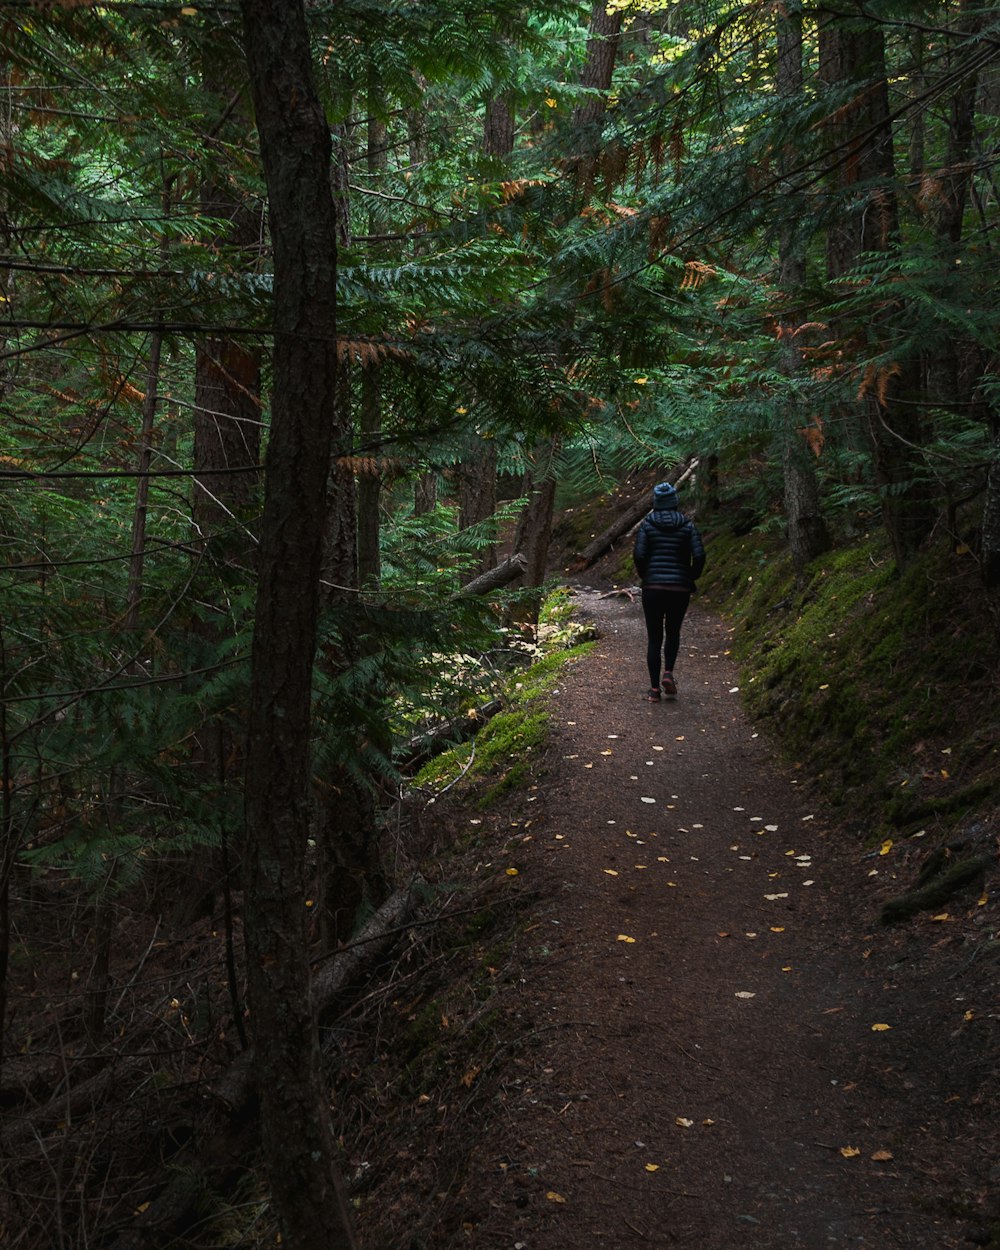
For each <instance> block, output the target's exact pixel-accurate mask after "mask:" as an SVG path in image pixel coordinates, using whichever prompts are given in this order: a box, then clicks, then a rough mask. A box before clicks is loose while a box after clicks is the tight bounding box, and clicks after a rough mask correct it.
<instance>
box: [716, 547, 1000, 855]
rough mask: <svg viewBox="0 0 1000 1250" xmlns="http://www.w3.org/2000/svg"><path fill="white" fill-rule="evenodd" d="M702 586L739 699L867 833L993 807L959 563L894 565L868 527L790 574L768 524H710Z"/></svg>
mask: <svg viewBox="0 0 1000 1250" xmlns="http://www.w3.org/2000/svg"><path fill="white" fill-rule="evenodd" d="M711 556H712V558H711V561H710V567H709V571H708V573H707V575H706V577H705V581H704V591H705V598H706V599H707V600H708V602H709V603H710V604H711V606H714V607H716V608H718V609H719V610H721V611H722V612H723V613H725V614H726V615H728V616H729V617H730V618H731V619H732V620H733V622H734V625H735V631H734V640H735V641H734V650H735V653H736V655H737V658H738V659H739V660H740V662H741V663H742V665H743V666H744V672H745V677H744V680H743V692H744V698H745V702H746V706H747V708H748V710H749V711H750V713H751V715H753V716H754V718H755V719H756V720H757V721H758V723H759V724H760V725H761V727H762V728H764V729H765V730H768V731H770V732H772V733H773V735H774V736H775V737H776V738H777V739H778V740H779V742H780V743H781V745H782V747H783V749H784V750H785V752H786V753H787V754H788V755H789V756H790V757H791V758H792V759H793V760H794V761H795V762H796V763H798V764H801V765H802V767H803V768H804V769H805V770H807V771H808V773H809V774H810V775H811V776H814V777H815V778H816V779H817V780H818V781H819V783H820V784H821V786H822V787H823V789H824V791H825V793H826V795H827V797H828V798H829V800H830V801H832V802H833V803H834V804H835V805H836V806H838V807H839V808H840V809H841V810H842V814H843V816H844V817H845V819H846V820H847V821H848V822H849V823H850V822H856V823H857V826H858V828H859V831H860V832H862V833H864V834H866V836H869V837H872V838H874V837H877V836H878V835H879V834H880V833H881V832H882V831H884V830H885V829H886V828H894V829H912V828H915V827H916V826H918V825H920V824H928V825H930V824H934V825H935V826H936V827H937V828H938V829H940V830H941V831H944V832H946V831H947V830H948V829H950V828H951V827H953V826H954V825H955V824H957V823H959V822H961V820H962V819H963V818H964V817H967V816H968V814H969V812H970V811H973V810H976V811H985V812H994V811H996V810H997V809H998V808H1000V705H998V698H997V696H998V694H1000V683H998V673H997V663H996V659H997V657H996V654H995V647H994V643H993V639H992V634H991V632H990V626H989V619H988V616H987V614H986V611H985V605H984V602H983V599H982V595H981V593H980V590H979V584H978V580H977V577H976V568H975V564H974V561H973V560H972V559H971V558H970V557H969V556H968V555H963V554H956V553H955V552H952V551H950V550H947V549H936V550H933V551H931V552H929V553H927V554H926V555H925V556H924V557H923V558H922V559H921V560H920V561H918V562H917V563H915V564H914V565H913V566H912V567H911V568H909V569H907V570H906V571H905V572H904V573H902V574H900V573H897V572H896V570H895V567H894V565H893V562H892V559H891V557H890V555H889V553H888V551H887V550H886V549H885V547H884V546H883V545H882V543H881V541H880V539H879V538H878V537H876V536H867V537H865V538H864V539H863V540H861V541H859V542H857V543H855V544H853V545H851V546H849V547H842V548H840V549H838V550H836V551H833V552H831V553H830V554H828V555H826V556H824V557H822V558H821V559H819V560H817V561H816V562H815V563H814V564H813V565H812V566H811V567H810V569H809V570H808V576H807V579H806V581H805V584H804V585H803V586H802V587H796V586H795V583H794V580H793V577H792V570H791V565H790V562H789V560H788V559H787V557H786V556H785V555H784V554H783V553H782V551H781V548H780V546H779V544H778V543H777V542H776V540H775V539H774V537H773V536H771V537H768V536H763V535H757V534H751V535H749V536H746V537H741V538H734V537H727V536H725V535H720V534H714V535H711Z"/></svg>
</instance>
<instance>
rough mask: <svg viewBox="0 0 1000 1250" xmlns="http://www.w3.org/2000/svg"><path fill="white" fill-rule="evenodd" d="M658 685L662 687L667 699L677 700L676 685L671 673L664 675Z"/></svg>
mask: <svg viewBox="0 0 1000 1250" xmlns="http://www.w3.org/2000/svg"><path fill="white" fill-rule="evenodd" d="M660 685H661V686H662V687H663V693H664V694H665V695H666V697H667V698H668V699H676V698H677V683H676V682H675V681H674V675H673V673H664V674H663V678H662V680H661V681H660Z"/></svg>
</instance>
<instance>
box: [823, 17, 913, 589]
mask: <svg viewBox="0 0 1000 1250" xmlns="http://www.w3.org/2000/svg"><path fill="white" fill-rule="evenodd" d="M819 35H820V38H819V51H820V77H821V79H822V80H823V81H824V82H826V83H827V84H829V85H831V86H834V87H845V86H846V87H848V88H849V89H850V90H851V92H852V93H853V94H852V95H851V98H850V99H849V100H848V102H847V104H845V105H844V106H843V107H841V108H840V109H838V110H837V111H836V113H835V114H834V116H833V118H832V119H831V120H830V121H829V122H828V123H827V130H828V135H829V138H830V140H831V152H832V157H833V159H834V161H835V167H834V171H833V175H832V179H831V181H832V185H833V190H834V193H835V194H834V202H835V203H836V204H837V211H836V212H834V213H833V214H832V215H831V220H830V224H829V226H828V230H827V267H828V273H829V276H830V277H831V278H835V279H836V278H841V277H843V276H844V275H845V274H848V273H849V272H850V271H851V270H852V269H853V268H854V267H855V266H856V265H857V263H858V261H859V259H860V258H861V257H862V255H863V254H864V253H877V252H882V253H894V252H898V251H899V249H900V246H901V242H900V231H899V213H898V197H897V190H896V176H895V161H894V156H893V132H892V120H891V114H890V110H889V84H888V78H887V75H886V63H885V35H884V30H883V28H882V26H881V25H880V24H879V23H877V22H876V21H875V20H874V19H871V18H861V17H855V16H852V17H850V18H845V17H844V16H843V15H842V14H841V13H839V12H834V11H828V10H827V11H822V13H821V21H820V32H819ZM900 298H902V295H900ZM897 311H898V309H897V308H896V307H895V306H893V305H891V304H883V305H882V306H881V307H879V308H878V309H877V310H875V312H874V314H873V316H872V317H871V318H870V320H869V322H868V323H867V325H866V326H865V327H863V332H865V333H867V334H868V335H869V337H870V340H871V341H870V350H872V354H873V355H876V356H877V355H878V354H879V353H880V350H884V348H885V343H886V341H887V339H888V328H889V327H888V323H889V322H890V320H891V318H892V317H893V316H894V315H895V313H896V312H897ZM860 391H861V395H862V400H861V403H862V408H861V411H860V414H859V415H860V417H861V423H862V428H863V430H864V432H865V434H866V436H867V440H868V443H869V446H870V449H871V456H872V464H873V468H874V474H875V481H876V483H877V485H878V486H879V488H880V491H881V496H882V521H883V525H884V526H885V530H886V533H887V534H888V537H889V540H890V543H891V545H892V550H893V555H894V557H895V559H896V563H897V564H898V565H899V566H903V565H905V564H907V563H908V562H909V561H910V560H911V559H912V558H913V556H914V555H915V554H916V552H917V550H918V548H919V547H920V545H921V543H922V542H923V541H924V539H925V538H926V537H927V536H928V534H929V533H930V531H931V529H932V527H933V522H934V508H933V506H932V496H931V492H930V489H929V485H928V483H927V481H926V466H925V464H924V460H923V457H922V455H921V450H920V449H921V447H922V446H923V444H924V441H925V431H924V428H923V423H922V420H921V407H920V404H919V402H918V398H919V394H920V368H919V361H918V359H917V358H916V356H915V355H914V354H913V353H912V352H905V353H904V354H903V355H902V357H901V358H900V359H897V360H892V361H890V362H889V363H887V364H884V365H881V366H878V367H877V368H873V369H872V371H871V374H870V376H869V377H866V378H865V379H864V381H863V383H862V386H861V388H860Z"/></svg>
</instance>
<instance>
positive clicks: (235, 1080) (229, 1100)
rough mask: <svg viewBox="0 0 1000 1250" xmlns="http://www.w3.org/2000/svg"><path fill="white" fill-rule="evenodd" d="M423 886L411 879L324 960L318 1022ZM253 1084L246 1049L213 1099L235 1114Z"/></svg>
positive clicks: (393, 931) (406, 914)
mask: <svg viewBox="0 0 1000 1250" xmlns="http://www.w3.org/2000/svg"><path fill="white" fill-rule="evenodd" d="M426 884H427V883H426V881H425V880H424V878H423V877H421V876H416V877H414V878H413V880H412V881H411V882H410V884H409V885H407V886H404V887H403V888H402V889H400V890H397V891H396V892H395V893H394V894H392V895H391V896H390V897H389V898H388V899H387V900H386V901H385V902H384V903H383V904H382V906H381V907H380V908H379V909H378V911H377V912H375V914H374V915H373V916H372V917H371V919H370V920H369V921H368V923H367V924H366V925H365V926H364V927H363V928H362V930H361V932H360V933H359V934H358V936H357V937H356V938H355V939H354V940H353V941H352V942H351V943H350V944H349V945H348V946H346V947H344V949H343V950H340V951H338V952H337V953H336V954H335V955H332V956H330V958H328V959H326V960H324V961H323V963H322V965H321V967H320V970H319V971H318V972H317V973H316V975H315V976H314V977H313V983H312V998H313V1011H314V1013H315V1016H316V1019H317V1020H320V1021H322V1020H329V1018H330V1016H331V1015H332V1014H333V1012H334V1010H335V1009H336V1008H337V1007H339V1006H340V1005H341V1003H342V1002H343V999H344V997H345V996H346V995H347V994H348V993H350V992H351V991H353V990H354V989H356V988H357V983H358V981H359V980H360V978H361V976H362V974H363V973H365V972H366V971H367V970H369V969H370V968H371V967H372V965H373V964H375V963H377V962H378V960H379V959H381V957H382V955H383V954H384V953H385V951H386V949H387V948H388V947H389V946H390V945H391V944H392V942H393V941H394V940H395V939H396V938H397V937H398V936H399V931H400V929H401V928H402V927H404V926H405V923H406V921H407V920H409V918H410V917H411V916H412V914H413V912H414V910H415V909H416V904H417V899H418V897H419V895H420V892H421V890H422V889H423V888H424V887H425V886H426ZM253 1083H254V1075H253V1051H252V1050H247V1051H245V1052H244V1053H243V1054H242V1055H240V1056H239V1057H238V1058H237V1059H236V1060H235V1061H234V1062H233V1063H231V1064H230V1065H229V1068H228V1069H227V1070H226V1071H225V1072H224V1073H223V1075H222V1077H221V1078H220V1079H219V1080H218V1081H216V1082H215V1084H214V1086H213V1087H212V1091H211V1092H212V1096H213V1097H214V1098H215V1099H217V1100H218V1101H219V1102H221V1103H222V1104H223V1105H224V1106H226V1107H228V1108H229V1109H230V1110H231V1111H237V1110H238V1109H239V1108H240V1107H242V1106H244V1105H245V1104H246V1103H247V1102H248V1101H249V1100H250V1097H251V1095H252V1093H253Z"/></svg>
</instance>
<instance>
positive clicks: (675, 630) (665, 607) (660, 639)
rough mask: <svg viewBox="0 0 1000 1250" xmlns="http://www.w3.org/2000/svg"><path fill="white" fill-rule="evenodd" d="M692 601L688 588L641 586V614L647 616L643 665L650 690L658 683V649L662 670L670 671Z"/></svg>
mask: <svg viewBox="0 0 1000 1250" xmlns="http://www.w3.org/2000/svg"><path fill="white" fill-rule="evenodd" d="M690 602H691V594H690V591H687V590H653V589H651V588H650V587H649V586H643V588H642V613H643V616H645V618H646V640H647V646H646V664H647V665H648V667H649V686H650V689H654V688H659V685H660V648H661V647H662V648H663V669H664V672H667V673H669V672H672V671H673V667H674V663H675V661H676V659H677V652H678V651H679V650H680V646H681V625H682V623H683V621H684V615H685V613H686V612H687V610H688V604H689V603H690Z"/></svg>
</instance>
